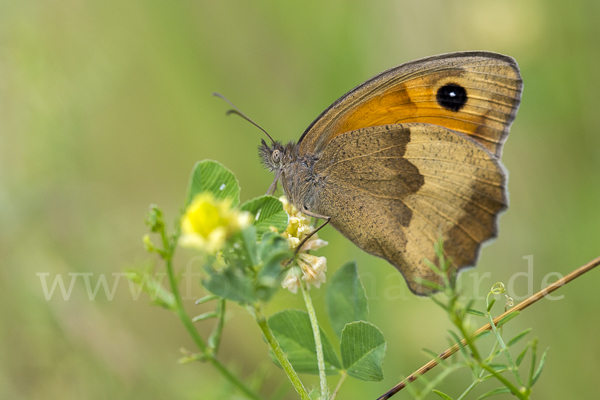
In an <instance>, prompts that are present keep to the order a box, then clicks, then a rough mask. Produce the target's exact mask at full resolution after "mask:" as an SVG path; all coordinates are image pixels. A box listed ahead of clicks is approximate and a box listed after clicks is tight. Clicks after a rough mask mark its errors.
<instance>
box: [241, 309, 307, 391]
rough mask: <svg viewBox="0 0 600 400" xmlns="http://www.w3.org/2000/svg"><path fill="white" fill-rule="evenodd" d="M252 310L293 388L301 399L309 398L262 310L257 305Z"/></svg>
mask: <svg viewBox="0 0 600 400" xmlns="http://www.w3.org/2000/svg"><path fill="white" fill-rule="evenodd" d="M253 311H254V312H253V314H254V319H255V320H256V323H257V324H258V326H259V327H260V329H261V331H262V333H263V335H264V336H265V339H267V343H268V344H269V346H270V347H271V350H273V353H274V354H275V358H277V361H279V364H280V365H281V367H282V368H283V371H284V372H285V373H286V375H287V376H288V378H289V379H290V381H291V382H292V386H294V389H296V392H298V394H299V395H300V398H301V399H302V400H310V396H309V395H308V392H307V391H306V389H305V388H304V385H303V384H302V381H300V378H299V377H298V374H297V373H296V371H295V370H294V367H292V364H290V361H289V360H288V359H287V357H286V356H285V353H284V352H283V350H282V349H281V346H279V343H277V340H276V339H275V335H273V331H271V328H269V325H268V324H267V319H266V318H265V316H264V315H263V314H262V311H261V310H260V309H259V308H258V307H254V309H253Z"/></svg>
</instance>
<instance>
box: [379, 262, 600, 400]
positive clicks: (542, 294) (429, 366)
mask: <svg viewBox="0 0 600 400" xmlns="http://www.w3.org/2000/svg"><path fill="white" fill-rule="evenodd" d="M598 265H600V257H598V258H595V259H594V260H592V261H590V262H589V263H587V264H585V265H584V266H582V267H579V268H577V269H576V270H575V271H573V272H571V273H570V274H568V275H567V276H565V277H563V278H561V279H559V280H557V281H556V282H554V283H552V284H550V285H548V286H546V287H545V288H544V289H542V290H540V291H539V292H537V293H536V294H534V295H532V296H530V297H528V298H527V299H525V300H523V301H522V302H520V303H519V304H517V305H516V306H514V307H513V308H511V309H510V310H508V311H506V312H505V313H504V314H502V315H500V316H498V317H496V318H494V325H496V324H498V321H500V320H501V319H502V318H504V317H506V316H507V315H508V314H510V313H513V312H515V311H522V310H524V309H526V308H527V307H529V306H530V305H532V304H533V303H535V302H536V301H538V300H540V299H541V298H542V297H545V296H547V295H549V294H550V293H552V292H554V291H555V290H556V289H558V288H560V287H562V286H564V285H566V284H567V283H569V282H571V281H572V280H574V279H575V278H578V277H580V276H581V275H583V274H585V273H586V272H588V271H590V270H592V269H593V268H594V267H597V266H598ZM490 329H492V325H491V324H487V325H484V326H482V327H481V328H479V329H477V330H476V331H475V333H474V334H473V335H472V336H471V337H472V338H475V337H476V336H477V335H479V334H480V333H482V332H485V331H489V330H490ZM461 344H462V346H465V345H466V344H467V340H466V339H463V340H462V341H461ZM459 348H460V347H459V345H458V344H455V345H454V346H452V347H450V348H449V349H448V350H446V351H444V352H443V353H441V354H440V355H439V357H438V358H434V359H433V360H431V361H429V362H428V363H427V364H425V365H423V366H422V367H421V368H419V369H418V370H416V371H415V372H413V373H412V374H410V376H408V377H407V378H406V379H404V380H403V381H402V382H400V383H398V384H397V385H396V386H394V387H393V388H392V389H390V390H389V391H388V392H386V393H385V394H384V395H383V396H380V397H378V398H377V400H387V399H389V398H390V397H392V396H393V395H395V394H396V393H398V392H399V391H400V390H402V389H404V388H405V387H406V384H407V383H410V382H414V381H416V380H417V379H418V378H419V376H421V375H423V374H425V373H427V372H429V371H430V370H432V369H433V368H434V367H435V366H436V365H438V364H439V360H445V359H447V358H449V357H450V356H451V355H453V354H454V353H456V352H457V351H458V350H459Z"/></svg>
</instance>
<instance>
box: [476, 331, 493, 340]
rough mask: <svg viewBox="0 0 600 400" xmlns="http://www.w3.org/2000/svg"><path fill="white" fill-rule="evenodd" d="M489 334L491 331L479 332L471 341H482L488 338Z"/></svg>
mask: <svg viewBox="0 0 600 400" xmlns="http://www.w3.org/2000/svg"><path fill="white" fill-rule="evenodd" d="M491 333H492V331H489V330H487V331H482V332H479V333H478V334H477V335H475V337H474V338H473V340H479V339H483V338H484V337H486V336H489V335H490V334H491Z"/></svg>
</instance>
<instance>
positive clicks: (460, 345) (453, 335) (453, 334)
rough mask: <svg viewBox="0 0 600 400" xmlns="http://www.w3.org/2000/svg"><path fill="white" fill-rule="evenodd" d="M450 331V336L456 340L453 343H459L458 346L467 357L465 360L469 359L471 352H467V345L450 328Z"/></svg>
mask: <svg viewBox="0 0 600 400" xmlns="http://www.w3.org/2000/svg"><path fill="white" fill-rule="evenodd" d="M448 333H449V334H450V336H451V337H452V340H453V341H454V343H453V345H454V344H457V345H458V348H459V349H460V352H461V354H462V355H463V357H464V358H465V360H468V359H469V354H468V353H467V349H465V346H464V345H463V344H462V340H460V338H459V337H458V335H457V334H456V333H455V332H454V331H453V330H451V329H448Z"/></svg>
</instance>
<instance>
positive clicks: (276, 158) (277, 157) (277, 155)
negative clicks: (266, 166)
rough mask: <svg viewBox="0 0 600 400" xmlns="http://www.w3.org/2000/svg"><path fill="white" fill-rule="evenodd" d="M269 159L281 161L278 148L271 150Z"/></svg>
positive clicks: (276, 161)
mask: <svg viewBox="0 0 600 400" xmlns="http://www.w3.org/2000/svg"><path fill="white" fill-rule="evenodd" d="M271 159H272V160H273V162H275V163H278V162H281V152H280V151H279V150H273V154H272V155H271Z"/></svg>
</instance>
